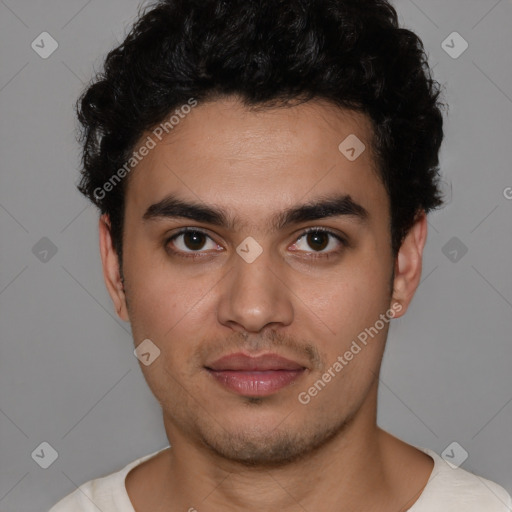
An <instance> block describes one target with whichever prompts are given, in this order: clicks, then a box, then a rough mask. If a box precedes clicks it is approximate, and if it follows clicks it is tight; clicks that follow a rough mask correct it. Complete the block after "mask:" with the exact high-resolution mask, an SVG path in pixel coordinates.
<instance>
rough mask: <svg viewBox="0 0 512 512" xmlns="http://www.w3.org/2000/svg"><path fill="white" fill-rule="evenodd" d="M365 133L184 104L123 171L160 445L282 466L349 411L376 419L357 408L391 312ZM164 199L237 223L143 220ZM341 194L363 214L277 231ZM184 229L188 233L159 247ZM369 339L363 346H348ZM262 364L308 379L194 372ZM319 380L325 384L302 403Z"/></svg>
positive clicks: (130, 281) (332, 114)
mask: <svg viewBox="0 0 512 512" xmlns="http://www.w3.org/2000/svg"><path fill="white" fill-rule="evenodd" d="M148 133H150V132H148ZM352 134H354V135H356V136H357V137H358V139H360V140H361V141H362V142H363V143H364V144H365V145H366V150H365V151H364V152H363V153H362V154H361V155H360V156H359V157H358V158H357V159H356V160H354V161H350V160H349V159H348V158H347V157H346V156H345V155H346V154H347V153H345V154H343V153H342V152H341V151H340V150H339V149H338V146H339V144H340V143H341V142H342V141H343V140H344V139H345V138H346V137H348V136H349V135H352ZM147 135H148V134H145V135H144V136H143V137H142V138H141V140H142V141H143V140H145V138H146V136H147ZM370 135H371V125H370V123H369V121H368V120H367V118H366V117H364V116H362V115H359V114H355V113H351V114H350V115H349V113H347V112H343V111H341V110H339V109H337V108H335V107H333V106H330V105H327V104H322V103H319V102H314V103H309V104H306V105H301V106H296V107H293V108H278V109H273V110H267V111H263V112H257V113H255V112H250V111H248V110H246V109H244V107H243V106H241V104H240V103H238V102H236V100H235V99H229V100H223V101H216V102H213V103H208V104H203V105H199V106H197V107H196V108H195V109H193V110H192V112H191V113H190V114H189V115H188V116H187V117H186V118H185V119H182V120H181V121H180V124H179V125H178V126H177V127H176V128H175V129H174V130H173V131H172V132H171V133H170V134H169V135H168V136H166V137H165V138H164V139H163V140H162V141H161V142H159V143H158V144H157V146H156V147H155V148H154V149H152V150H151V151H150V153H149V155H148V156H146V157H145V158H144V160H142V161H141V162H140V163H139V164H138V166H137V168H136V169H135V170H134V171H133V174H132V175H131V176H130V181H129V183H128V187H127V191H126V216H125V224H124V245H123V258H124V261H123V271H124V277H125V293H126V299H127V304H128V309H127V312H128V315H129V321H130V322H131V325H132V331H133V335H134V340H135V344H136V345H138V344H139V343H141V342H142V341H143V340H145V339H150V340H151V341H152V342H153V343H154V344H155V345H156V346H157V347H158V348H159V349H160V355H159V357H157V358H156V359H155V360H154V362H152V363H151V364H150V365H148V366H145V365H142V366H141V368H142V370H143V372H144V376H145V378H146V380H147V382H148V384H149V386H150V388H151V389H152V391H153V393H154V394H155V396H156V398H157V399H158V401H159V402H160V404H161V405H162V407H163V411H164V418H165V423H166V429H167V433H168V435H169V440H170V442H171V444H173V442H174V440H175V439H178V438H184V437H186V438H187V439H188V440H189V441H190V442H191V443H197V446H204V445H206V446H208V447H209V448H210V450H211V452H210V453H215V454H217V455H220V456H222V457H224V458H228V459H231V460H237V461H240V462H246V463H251V462H252V463H259V464H263V463H275V464H279V463H280V462H285V461H289V460H293V459H294V458H296V457H298V456H300V455H301V454H305V453H307V452H308V451H310V450H312V449H314V448H316V447H318V446H321V445H322V444H323V443H324V442H325V441H326V440H328V439H330V438H331V437H332V436H333V435H334V434H335V433H337V432H339V431H341V430H342V429H343V428H344V426H345V423H346V422H347V420H349V419H350V418H352V417H354V416H355V415H357V414H358V413H359V414H366V416H367V421H368V422H370V421H373V419H374V418H373V417H371V416H372V413H371V408H370V407H366V408H365V407H364V404H365V403H366V404H368V403H369V402H370V401H371V400H372V399H373V398H374V396H375V390H376V386H375V382H376V381H375V379H376V376H377V374H378V371H379V367H380V362H381V358H382V354H383V350H384V343H385V339H386V335H387V329H388V325H389V322H383V321H382V320H381V321H380V322H378V320H379V319H382V317H381V315H382V314H386V312H387V311H389V310H390V308H391V307H392V305H393V302H392V297H391V288H392V271H393V264H394V259H393V255H392V252H391V246H390V227H389V223H390V218H389V200H388V196H387V194H386V191H385V189H384V186H383V185H382V183H381V181H380V180H379V179H378V177H377V174H376V173H375V171H374V170H373V169H374V161H373V158H372V155H371V153H370V149H369V140H370ZM135 149H136V148H135ZM350 153H351V152H350V151H349V152H348V154H349V155H350ZM168 196H173V198H174V199H179V200H180V201H183V202H187V203H195V204H196V205H197V204H198V205H201V206H203V207H209V208H214V209H216V210H220V211H222V212H224V215H225V217H226V219H227V220H228V221H229V220H231V219H236V224H235V225H234V226H230V225H217V224H216V223H211V222H208V221H205V220H204V219H203V220H197V219H191V218H183V217H172V216H167V215H165V214H164V213H165V211H163V210H162V208H155V207H153V209H151V210H149V212H150V213H148V214H147V215H146V218H144V217H145V214H146V212H148V209H150V207H151V206H152V205H155V204H157V203H161V202H162V201H163V200H164V199H165V198H166V197H168ZM341 196H349V197H350V199H351V201H352V202H353V203H355V204H356V205H359V206H360V207H361V208H357V207H352V209H350V208H349V209H347V211H346V213H345V214H343V213H342V214H337V215H335V216H332V217H330V216H327V215H328V213H329V212H327V211H324V212H323V215H320V218H319V215H318V212H317V215H316V218H313V219H312V220H308V218H309V217H307V216H306V217H302V218H301V219H298V220H297V218H295V219H291V220H292V222H291V223H287V224H286V225H284V226H280V227H279V228H278V229H275V227H274V225H275V224H276V221H275V219H276V216H277V215H278V214H279V213H281V212H283V211H284V210H288V209H291V208H297V207H300V206H303V205H305V204H308V205H311V204H314V203H317V202H321V201H325V200H326V199H328V198H334V197H337V198H340V197H341ZM160 206H162V205H161V204H160ZM363 208H364V210H366V216H364V215H363V214H362V213H361V212H362V211H363V210H362V209H363ZM167 213H172V212H170V209H168V210H167ZM338 213H339V212H338ZM304 219H305V220H304ZM185 227H188V228H194V230H195V232H193V233H188V234H184V235H183V234H182V235H178V236H177V237H175V238H174V239H173V240H172V241H169V239H170V238H171V237H172V236H173V235H176V234H177V233H178V232H179V231H180V230H182V229H183V228H185ZM308 228H321V229H324V230H327V231H329V232H332V233H333V234H334V235H337V236H339V237H340V238H341V239H342V240H345V242H341V241H340V240H338V239H337V238H335V236H333V235H329V234H326V233H311V234H309V235H308V234H307V233H305V231H306V230H307V229H308ZM260 251H261V253H260ZM126 319H128V316H126ZM376 322H377V326H378V327H381V328H377V329H376V328H375V325H376ZM382 324H384V325H383V326H382ZM370 327H373V328H374V330H372V331H371V332H372V336H369V335H368V331H366V333H367V342H366V344H363V343H361V341H357V340H358V336H359V335H361V333H362V332H365V329H368V328H370ZM375 331H378V332H377V333H376V334H375ZM363 337H364V336H363ZM360 339H361V337H359V340H360ZM354 340H356V341H357V344H358V345H359V347H360V350H359V351H358V352H357V353H356V349H355V348H354V345H353V341H354ZM351 347H353V349H352V353H353V354H354V355H353V358H351V360H347V358H345V357H344V354H346V353H347V351H350V349H351ZM269 352H271V353H275V354H278V355H280V356H283V357H285V358H287V359H289V360H291V361H293V362H295V363H296V364H297V365H298V366H299V367H300V368H305V369H304V370H298V371H295V372H291V371H290V370H288V372H286V370H281V371H280V374H279V375H280V377H277V375H278V373H277V372H278V370H274V373H273V374H270V373H269V371H266V372H264V373H260V374H259V375H258V374H254V373H253V374H248V373H247V372H245V374H244V375H242V373H244V372H240V373H239V377H237V376H236V374H235V373H234V372H233V371H231V372H229V370H226V368H223V369H224V370H225V371H224V372H220V371H218V373H217V374H215V372H214V371H212V370H208V369H207V367H209V365H214V362H215V361H216V360H218V359H219V358H220V357H222V356H224V355H228V354H234V353H243V354H245V355H250V356H258V355H260V354H264V353H269ZM339 356H341V357H342V358H343V361H344V362H345V364H343V365H342V369H340V367H339V366H336V365H335V363H336V361H338V362H339V361H340V360H339V359H338V357H339ZM339 364H341V363H340V362H339ZM217 366H218V365H217ZM220 366H222V365H220ZM329 368H331V371H330V375H331V378H330V379H328V378H327V377H324V380H323V382H324V385H323V386H321V385H320V386H318V385H317V392H316V393H315V392H314V391H313V392H311V393H310V392H308V390H309V389H310V388H311V387H312V386H313V385H314V384H315V382H317V381H318V380H322V378H323V377H322V376H323V375H324V374H325V373H326V372H328V370H329ZM334 368H336V369H334ZM215 375H217V377H215ZM281 378H282V382H284V383H286V385H284V386H283V387H280V386H279V385H278V384H276V380H279V379H281ZM326 381H328V382H326ZM223 382H224V384H223ZM226 382H228V384H230V385H226V384H225V383H226ZM258 383H259V384H258ZM318 389H319V390H318ZM251 390H253V391H251ZM258 390H259V391H258ZM308 397H309V398H308ZM372 397H373V398H372ZM299 398H300V399H299ZM363 411H366V412H364V413H363Z"/></svg>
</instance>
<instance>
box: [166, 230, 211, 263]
mask: <svg viewBox="0 0 512 512" xmlns="http://www.w3.org/2000/svg"><path fill="white" fill-rule="evenodd" d="M208 243H209V244H210V247H208ZM164 245H165V248H166V250H168V251H170V252H172V253H173V254H176V255H178V256H183V257H185V258H189V257H190V258H194V257H198V256H205V254H204V252H206V251H207V249H214V250H216V249H218V247H219V246H218V245H217V244H216V243H215V242H214V241H213V240H212V239H211V237H210V236H208V235H207V234H206V233H204V232H203V231H201V230H199V229H192V228H185V229H182V230H181V231H180V232H178V233H176V234H175V235H173V236H171V237H170V238H168V239H167V240H166V241H165V244H164ZM195 253H197V254H195Z"/></svg>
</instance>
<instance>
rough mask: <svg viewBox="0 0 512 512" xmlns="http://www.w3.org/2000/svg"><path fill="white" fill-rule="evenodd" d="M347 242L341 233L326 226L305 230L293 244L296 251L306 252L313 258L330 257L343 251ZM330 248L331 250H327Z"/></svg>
mask: <svg viewBox="0 0 512 512" xmlns="http://www.w3.org/2000/svg"><path fill="white" fill-rule="evenodd" d="M347 245H348V244H347V242H346V240H345V239H343V238H342V237H341V236H340V235H338V234H336V233H333V232H332V231H329V230H327V229H324V228H311V229H308V230H307V231H305V232H304V233H303V234H302V235H301V236H300V237H299V238H298V239H297V241H296V242H295V244H294V245H293V247H294V248H293V251H294V252H304V253H306V254H308V256H311V257H313V258H322V257H324V258H328V257H329V256H332V255H336V254H339V253H341V251H342V250H343V248H345V247H346V246H347ZM328 248H330V249H331V250H326V249H328Z"/></svg>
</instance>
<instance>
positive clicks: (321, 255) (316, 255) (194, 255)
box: [164, 227, 348, 260]
mask: <svg viewBox="0 0 512 512" xmlns="http://www.w3.org/2000/svg"><path fill="white" fill-rule="evenodd" d="M185 233H202V234H203V235H205V236H206V237H208V238H210V239H211V237H210V236H209V235H208V234H207V233H206V232H205V231H203V230H202V229H199V228H183V229H182V230H180V231H178V232H177V233H175V234H174V235H172V236H171V237H169V238H166V240H165V242H164V247H165V249H166V250H167V251H169V252H171V253H172V254H173V255H176V256H178V257H181V258H186V259H197V258H205V257H208V255H204V254H201V253H200V252H199V251H197V252H196V253H194V252H192V253H186V254H185V253H183V252H182V251H177V250H174V249H170V248H169V244H170V243H171V242H172V241H173V240H175V239H176V238H178V237H179V236H181V235H183V234H185ZM310 233H325V234H327V235H330V236H332V237H333V238H335V239H336V240H338V241H339V242H340V243H341V245H342V246H343V248H345V247H347V246H348V242H347V241H346V240H345V239H344V238H343V237H341V236H340V235H338V234H337V233H334V232H333V231H330V230H328V229H326V228H322V227H317V228H315V227H312V228H308V229H306V230H305V231H303V232H302V233H301V234H300V235H299V236H298V237H297V239H296V240H295V243H296V242H297V241H299V240H300V239H301V238H303V237H304V236H306V235H308V234H310ZM341 250H342V249H341ZM341 250H335V251H330V252H326V253H315V252H312V253H308V254H309V255H308V258H311V259H317V258H323V259H326V260H327V259H329V258H330V257H332V256H333V255H336V256H337V255H338V254H339V253H340V252H341ZM298 252H300V251H298Z"/></svg>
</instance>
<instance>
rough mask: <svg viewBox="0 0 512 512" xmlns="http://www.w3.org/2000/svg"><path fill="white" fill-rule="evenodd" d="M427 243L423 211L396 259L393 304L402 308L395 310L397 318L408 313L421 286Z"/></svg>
mask: <svg viewBox="0 0 512 512" xmlns="http://www.w3.org/2000/svg"><path fill="white" fill-rule="evenodd" d="M426 241H427V216H426V214H425V212H424V211H423V210H422V211H421V212H420V213H418V214H417V216H416V220H415V221H414V224H413V226H412V227H411V229H410V230H409V232H408V233H407V235H406V236H405V238H404V240H403V242H402V245H401V247H400V250H399V251H398V255H397V257H396V259H395V278H394V281H393V297H392V300H391V302H392V303H395V304H396V303H398V304H400V305H401V306H402V307H401V309H399V310H398V308H397V309H395V308H394V309H395V311H396V314H395V317H400V316H402V315H403V314H405V312H406V311H407V308H408V307H409V304H410V302H411V300H412V298H413V296H414V293H415V292H416V289H417V288H418V286H419V284H420V278H421V268H422V260H423V248H424V247H425V242H426Z"/></svg>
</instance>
